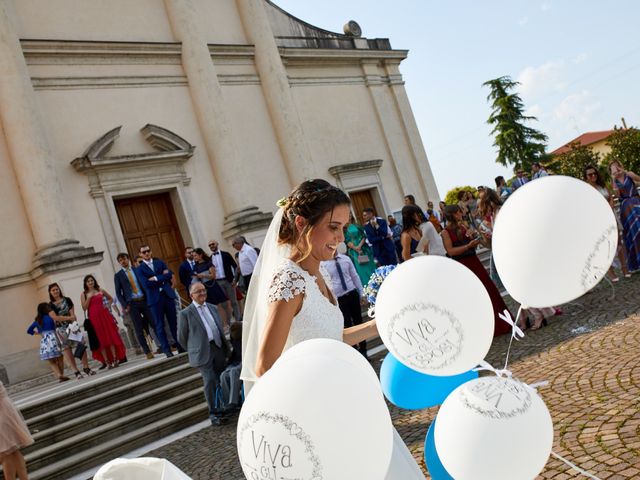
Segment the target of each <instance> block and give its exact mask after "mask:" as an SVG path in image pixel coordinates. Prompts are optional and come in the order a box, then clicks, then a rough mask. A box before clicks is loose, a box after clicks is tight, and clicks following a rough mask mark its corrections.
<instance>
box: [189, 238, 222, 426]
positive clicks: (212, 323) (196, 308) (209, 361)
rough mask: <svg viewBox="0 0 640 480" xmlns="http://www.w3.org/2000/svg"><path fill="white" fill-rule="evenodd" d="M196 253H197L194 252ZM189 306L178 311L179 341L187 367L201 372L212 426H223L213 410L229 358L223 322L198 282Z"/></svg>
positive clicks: (194, 284)
mask: <svg viewBox="0 0 640 480" xmlns="http://www.w3.org/2000/svg"><path fill="white" fill-rule="evenodd" d="M196 251H197V249H196ZM189 295H190V296H191V299H192V303H191V304H190V305H189V306H188V307H186V308H185V309H183V310H181V311H180V320H179V322H178V341H179V342H180V345H184V347H185V348H186V349H187V353H188V356H189V364H190V365H191V366H192V367H193V368H197V369H199V370H200V375H202V380H203V382H204V397H205V399H206V401H207V405H208V406H209V420H210V421H211V425H213V426H219V425H222V423H223V421H222V419H221V418H220V416H219V414H218V411H217V409H216V407H215V399H216V390H217V389H218V385H219V384H220V374H221V373H222V372H223V371H224V369H225V366H226V364H227V360H228V358H229V356H230V355H231V345H229V341H228V340H227V338H226V337H225V336H224V333H223V331H222V322H221V321H220V317H219V315H218V311H217V310H216V308H215V307H214V306H213V305H211V304H209V303H207V302H206V299H207V289H206V287H205V286H204V285H203V284H202V283H200V282H193V283H192V284H191V286H190V287H189Z"/></svg>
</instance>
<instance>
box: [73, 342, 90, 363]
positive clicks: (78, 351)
mask: <svg viewBox="0 0 640 480" xmlns="http://www.w3.org/2000/svg"><path fill="white" fill-rule="evenodd" d="M86 351H87V346H86V345H85V344H84V343H83V342H80V343H78V345H76V348H75V350H74V351H73V356H74V357H76V358H77V359H79V360H81V359H82V357H83V356H84V352H86Z"/></svg>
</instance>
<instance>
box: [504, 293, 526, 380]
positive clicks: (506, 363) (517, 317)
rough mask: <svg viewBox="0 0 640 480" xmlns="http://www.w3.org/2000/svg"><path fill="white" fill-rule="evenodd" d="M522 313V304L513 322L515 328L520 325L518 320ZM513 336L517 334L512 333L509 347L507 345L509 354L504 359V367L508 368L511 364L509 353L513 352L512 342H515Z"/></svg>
mask: <svg viewBox="0 0 640 480" xmlns="http://www.w3.org/2000/svg"><path fill="white" fill-rule="evenodd" d="M521 314H522V305H520V308H518V314H517V315H516V319H515V321H514V322H513V328H516V327H517V326H518V320H520V315H521ZM513 337H515V335H511V338H510V339H509V347H507V355H506V357H505V359H504V369H503V370H506V369H507V367H508V366H509V354H510V353H511V344H512V343H513Z"/></svg>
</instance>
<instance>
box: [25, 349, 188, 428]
mask: <svg viewBox="0 0 640 480" xmlns="http://www.w3.org/2000/svg"><path fill="white" fill-rule="evenodd" d="M164 367H165V370H161V371H158V372H156V373H153V374H152V375H149V376H142V377H141V378H138V379H136V376H134V377H130V376H129V375H123V376H124V377H125V378H128V379H131V380H129V381H128V382H125V381H123V380H121V379H120V380H116V381H111V379H106V380H107V382H100V381H97V382H95V383H94V384H93V385H87V386H86V387H84V388H82V389H80V390H79V391H78V392H75V391H74V392H71V393H69V394H66V395H64V398H66V399H67V403H66V404H64V405H61V406H59V407H58V408H50V409H46V410H45V409H43V408H38V409H37V411H38V412H40V411H43V413H41V414H40V415H37V416H28V415H24V414H23V415H24V416H25V420H26V422H27V425H28V426H29V429H30V430H31V431H32V432H38V431H42V430H45V429H48V428H51V427H53V426H55V425H57V424H59V423H64V422H66V421H68V420H71V419H73V418H74V417H77V416H82V415H85V414H87V413H91V412H98V411H99V410H100V409H101V408H102V407H104V406H107V405H111V404H114V403H118V402H120V401H122V400H125V399H128V398H132V397H134V396H136V395H140V394H143V393H145V392H147V391H152V390H154V389H157V388H160V387H162V386H164V385H168V384H170V383H171V382H173V381H175V380H177V379H180V378H183V377H184V376H189V375H190V374H191V373H192V369H191V367H190V366H189V365H188V364H186V363H177V364H176V362H167V363H165V364H164ZM154 371H155V369H154ZM104 383H107V384H108V385H106V386H105V385H104ZM111 385H113V387H112V388H108V387H109V386H111ZM56 403H59V402H56Z"/></svg>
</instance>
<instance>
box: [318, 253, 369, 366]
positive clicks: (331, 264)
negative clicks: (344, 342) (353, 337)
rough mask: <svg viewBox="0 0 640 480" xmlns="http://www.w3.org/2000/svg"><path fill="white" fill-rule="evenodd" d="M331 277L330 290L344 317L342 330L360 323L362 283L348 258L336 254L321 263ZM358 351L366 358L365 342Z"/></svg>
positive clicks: (361, 343)
mask: <svg viewBox="0 0 640 480" xmlns="http://www.w3.org/2000/svg"><path fill="white" fill-rule="evenodd" d="M321 265H322V266H323V267H324V268H326V269H327V273H328V274H329V276H330V277H331V287H332V288H331V290H332V291H333V294H334V295H335V297H336V299H337V300H338V306H339V307H340V311H341V312H342V316H343V317H344V328H349V327H353V326H354V325H360V324H361V323H362V308H361V306H360V298H362V282H361V281H360V277H359V276H358V272H356V269H355V266H354V265H353V262H352V261H351V259H350V258H349V257H347V256H346V255H343V254H341V253H338V254H337V255H336V256H335V257H334V258H333V260H327V261H325V262H322V263H321ZM358 350H359V351H360V353H362V355H364V356H365V358H366V357H367V342H364V341H363V342H360V344H359V345H358Z"/></svg>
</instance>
